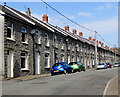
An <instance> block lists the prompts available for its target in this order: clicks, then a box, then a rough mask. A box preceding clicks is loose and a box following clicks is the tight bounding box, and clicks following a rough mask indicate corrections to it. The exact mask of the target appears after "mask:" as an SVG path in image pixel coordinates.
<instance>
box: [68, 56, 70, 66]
mask: <svg viewBox="0 0 120 97" xmlns="http://www.w3.org/2000/svg"><path fill="white" fill-rule="evenodd" d="M69 63H70V55H68V64H69Z"/></svg>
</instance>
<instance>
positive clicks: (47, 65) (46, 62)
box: [45, 53, 50, 68]
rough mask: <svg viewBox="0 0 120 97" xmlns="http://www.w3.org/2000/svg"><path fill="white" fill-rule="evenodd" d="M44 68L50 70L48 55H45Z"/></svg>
mask: <svg viewBox="0 0 120 97" xmlns="http://www.w3.org/2000/svg"><path fill="white" fill-rule="evenodd" d="M45 68H50V55H49V53H45Z"/></svg>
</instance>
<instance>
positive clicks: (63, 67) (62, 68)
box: [51, 62, 73, 76]
mask: <svg viewBox="0 0 120 97" xmlns="http://www.w3.org/2000/svg"><path fill="white" fill-rule="evenodd" d="M69 72H73V69H72V68H71V67H70V66H69V65H68V64H67V63H66V62H58V63H55V64H54V65H53V66H52V68H51V75H52V76H53V75H55V74H59V73H63V74H66V73H69Z"/></svg>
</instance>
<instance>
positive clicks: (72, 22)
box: [41, 0, 114, 46]
mask: <svg viewBox="0 0 120 97" xmlns="http://www.w3.org/2000/svg"><path fill="white" fill-rule="evenodd" d="M41 1H42V2H43V3H44V4H45V5H47V6H48V7H50V8H51V9H53V10H54V11H56V12H57V13H58V14H60V15H61V16H63V17H64V18H66V19H67V20H69V21H71V22H72V23H74V24H76V25H78V26H79V27H81V28H83V29H85V30H88V31H90V32H94V33H96V34H98V36H99V37H100V38H101V39H102V40H103V41H104V42H106V43H107V44H108V45H111V46H114V45H113V44H110V43H108V42H107V41H106V40H105V39H104V38H103V37H102V36H101V35H100V34H99V33H98V32H96V31H95V30H92V29H89V28H87V27H84V26H82V25H80V24H78V23H76V22H75V21H73V20H71V19H70V18H68V17H67V16H65V15H64V14H62V13H61V12H59V11H58V10H56V9H55V8H53V7H52V6H51V5H49V4H48V3H46V2H45V1H43V0H41Z"/></svg>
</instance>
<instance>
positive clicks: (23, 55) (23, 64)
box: [21, 52, 28, 68]
mask: <svg viewBox="0 0 120 97" xmlns="http://www.w3.org/2000/svg"><path fill="white" fill-rule="evenodd" d="M27 61H28V53H26V52H22V53H21V68H28V66H27V65H28V64H27Z"/></svg>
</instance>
